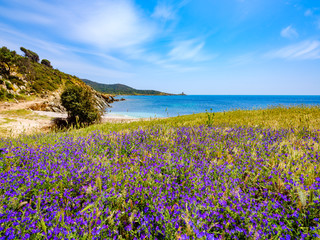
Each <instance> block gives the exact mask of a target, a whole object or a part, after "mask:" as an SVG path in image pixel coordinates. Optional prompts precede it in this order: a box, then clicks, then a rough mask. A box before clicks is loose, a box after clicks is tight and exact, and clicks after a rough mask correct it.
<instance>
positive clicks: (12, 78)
mask: <svg viewBox="0 0 320 240" xmlns="http://www.w3.org/2000/svg"><path fill="white" fill-rule="evenodd" d="M9 80H10V82H11V83H15V84H17V85H18V86H21V85H24V82H23V81H22V80H21V79H20V78H18V77H17V76H10V77H9Z"/></svg>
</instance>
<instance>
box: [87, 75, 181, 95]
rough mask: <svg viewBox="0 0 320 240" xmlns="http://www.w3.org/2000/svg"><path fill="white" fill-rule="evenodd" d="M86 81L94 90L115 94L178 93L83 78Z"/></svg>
mask: <svg viewBox="0 0 320 240" xmlns="http://www.w3.org/2000/svg"><path fill="white" fill-rule="evenodd" d="M81 80H82V81H83V82H84V83H86V84H87V85H89V86H91V87H92V88H93V89H94V90H96V91H99V92H103V93H108V94H115V95H164V96H165V95H177V94H170V93H165V92H160V91H156V90H138V89H135V88H132V87H129V86H127V85H124V84H103V83H97V82H94V81H91V80H88V79H81Z"/></svg>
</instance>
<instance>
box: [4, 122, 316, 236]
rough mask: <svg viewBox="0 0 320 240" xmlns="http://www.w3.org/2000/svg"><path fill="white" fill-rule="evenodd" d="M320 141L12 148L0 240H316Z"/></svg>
mask: <svg viewBox="0 0 320 240" xmlns="http://www.w3.org/2000/svg"><path fill="white" fill-rule="evenodd" d="M319 139H320V136H319V131H318V130H314V129H313V130H310V129H306V128H300V129H298V128H290V129H289V128H279V129H271V128H262V127H257V126H255V127H252V126H251V127H250V126H242V127H240V126H229V127H227V126H223V127H222V126H213V127H211V126H208V125H200V126H193V127H183V126H179V127H174V126H168V125H162V126H161V125H157V126H154V127H148V128H141V129H137V130H130V131H129V130H128V131H117V132H109V133H103V132H91V133H90V134H88V135H86V136H84V137H76V136H74V135H72V133H67V134H64V135H63V136H61V137H59V138H58V137H57V138H56V139H55V140H54V141H48V142H47V143H46V142H38V143H37V142H36V141H35V142H32V143H27V142H19V139H18V140H15V141H12V140H11V139H3V141H2V142H1V150H2V152H1V153H0V239H316V238H319V237H320V202H319V201H320V171H319V163H320V143H319Z"/></svg>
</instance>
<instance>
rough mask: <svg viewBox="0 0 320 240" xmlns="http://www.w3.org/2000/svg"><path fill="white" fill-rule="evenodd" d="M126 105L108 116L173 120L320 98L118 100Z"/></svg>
mask: <svg viewBox="0 0 320 240" xmlns="http://www.w3.org/2000/svg"><path fill="white" fill-rule="evenodd" d="M122 97H123V98H125V99H126V100H125V101H121V102H115V103H113V104H112V108H108V109H107V113H106V114H107V115H121V116H128V117H137V118H145V117H168V116H169V117H174V116H178V115H185V114H192V113H200V112H205V111H206V110H208V111H211V110H210V109H212V111H213V112H222V111H228V110H234V109H259V108H267V107H271V106H279V105H282V106H292V105H301V104H302V105H318V106H320V96H319V95H317V96H301V95H299V96H288V95H283V96H279V95H276V96H274V95H270V96H265V95H263V96H261V95H259V96H253V95H239V96H236V95H186V96H180V95H178V96H117V97H116V98H118V99H120V98H122Z"/></svg>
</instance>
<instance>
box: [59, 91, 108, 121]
mask: <svg viewBox="0 0 320 240" xmlns="http://www.w3.org/2000/svg"><path fill="white" fill-rule="evenodd" d="M61 103H62V106H64V107H65V108H66V110H67V111H68V120H69V122H70V123H80V124H81V125H89V124H92V123H94V122H99V121H100V120H101V115H102V112H101V111H100V110H98V108H97V106H96V103H95V102H94V99H93V95H92V91H90V90H89V89H87V88H83V87H80V86H75V85H73V86H70V87H68V88H66V89H65V90H64V91H63V93H62V94H61Z"/></svg>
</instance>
